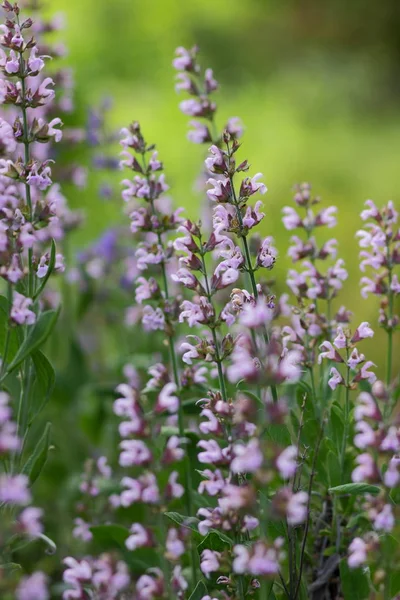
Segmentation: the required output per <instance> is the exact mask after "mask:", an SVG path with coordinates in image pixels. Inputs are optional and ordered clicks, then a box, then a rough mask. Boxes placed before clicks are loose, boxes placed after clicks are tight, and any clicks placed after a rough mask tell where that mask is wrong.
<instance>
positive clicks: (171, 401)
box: [156, 381, 179, 414]
mask: <svg viewBox="0 0 400 600" xmlns="http://www.w3.org/2000/svg"><path fill="white" fill-rule="evenodd" d="M176 392H177V387H176V384H175V383H174V382H172V381H170V382H169V383H167V384H166V385H164V387H163V389H162V390H161V392H160V393H159V395H158V399H157V405H156V410H157V411H158V412H161V411H164V410H166V411H167V412H169V413H171V414H173V413H176V412H178V408H179V398H178V396H176Z"/></svg>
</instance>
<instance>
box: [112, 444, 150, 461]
mask: <svg viewBox="0 0 400 600" xmlns="http://www.w3.org/2000/svg"><path fill="white" fill-rule="evenodd" d="M120 448H121V449H122V452H121V454H120V455H119V464H120V465H121V467H131V466H132V465H147V464H148V463H149V462H150V461H151V459H152V453H151V452H150V450H149V448H148V447H147V446H146V444H145V443H144V442H143V441H142V440H123V441H122V442H121V443H120Z"/></svg>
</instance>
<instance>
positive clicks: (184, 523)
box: [164, 512, 200, 535]
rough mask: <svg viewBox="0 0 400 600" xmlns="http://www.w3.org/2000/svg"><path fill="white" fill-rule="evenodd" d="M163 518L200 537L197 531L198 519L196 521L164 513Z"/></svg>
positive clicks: (192, 518) (172, 513)
mask: <svg viewBox="0 0 400 600" xmlns="http://www.w3.org/2000/svg"><path fill="white" fill-rule="evenodd" d="M164 516H165V517H167V519H171V521H173V522H174V523H176V524H177V525H179V526H180V527H186V528H187V529H191V530H192V531H194V532H195V533H197V534H198V535H200V533H199V530H198V524H199V519H196V517H185V516H184V515H180V514H179V513H176V512H166V513H164Z"/></svg>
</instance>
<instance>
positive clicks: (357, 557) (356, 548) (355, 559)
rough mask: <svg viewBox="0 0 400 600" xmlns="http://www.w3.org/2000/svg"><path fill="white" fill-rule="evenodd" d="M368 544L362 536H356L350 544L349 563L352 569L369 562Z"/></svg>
mask: <svg viewBox="0 0 400 600" xmlns="http://www.w3.org/2000/svg"><path fill="white" fill-rule="evenodd" d="M367 551H368V546H367V544H366V543H365V542H364V540H363V539H362V538H360V537H356V538H354V540H353V541H352V542H351V544H350V546H349V557H348V559H347V564H348V565H349V567H350V568H351V569H357V568H359V567H361V566H362V565H364V564H365V563H366V562H367Z"/></svg>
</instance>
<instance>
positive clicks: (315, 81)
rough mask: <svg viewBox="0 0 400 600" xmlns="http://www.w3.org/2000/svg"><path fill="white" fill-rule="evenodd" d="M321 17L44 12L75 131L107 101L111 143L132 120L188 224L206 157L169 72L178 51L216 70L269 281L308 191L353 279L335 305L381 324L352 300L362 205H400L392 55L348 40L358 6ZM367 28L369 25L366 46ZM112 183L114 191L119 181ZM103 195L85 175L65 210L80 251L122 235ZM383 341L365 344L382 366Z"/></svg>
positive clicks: (217, 11) (82, 5)
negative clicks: (328, 220)
mask: <svg viewBox="0 0 400 600" xmlns="http://www.w3.org/2000/svg"><path fill="white" fill-rule="evenodd" d="M327 5H329V10H328V8H327V7H325V12H323V9H322V8H321V7H319V8H318V4H317V3H316V2H312V1H310V0H308V1H307V2H306V3H305V4H304V11H301V10H299V7H298V5H297V3H296V2H291V1H288V2H285V3H279V2H276V1H274V0H266V1H263V0H246V1H244V0H242V1H240V2H239V1H233V2H232V0H230V1H228V0H219V2H215V1H213V2H211V1H210V0H190V2H187V1H186V2H184V1H182V0H153V1H152V2H151V3H146V2H143V1H142V2H139V1H137V0H114V1H113V2H108V1H106V0H101V1H99V0H53V1H52V3H51V6H49V10H51V12H54V11H58V10H60V11H62V12H64V13H65V14H66V17H67V25H68V26H67V31H66V34H65V36H64V37H65V40H66V43H67V45H68V47H69V51H70V54H69V57H68V59H67V62H68V63H69V64H70V65H71V66H73V68H74V70H75V77H76V84H77V98H76V100H77V105H78V107H79V109H78V119H79V120H80V122H81V123H82V122H84V119H85V111H86V109H87V107H89V106H95V105H96V104H97V103H98V102H99V101H100V99H101V97H102V96H104V95H111V96H112V97H113V98H114V110H113V113H112V116H111V120H112V125H113V126H115V128H116V129H118V128H119V127H121V126H123V125H126V124H128V123H129V122H130V121H131V120H133V119H137V120H140V122H141V123H142V127H143V130H144V132H145V134H146V137H147V138H148V139H149V140H154V141H155V142H156V143H157V145H158V148H159V150H160V155H161V157H162V159H163V160H164V162H165V166H166V172H167V178H168V181H169V184H170V186H171V194H172V196H173V197H174V200H175V203H176V204H177V205H183V206H185V208H186V209H187V210H188V212H189V214H190V215H191V216H192V217H196V216H197V215H198V210H199V206H200V201H201V196H200V195H199V193H198V192H196V191H195V190H194V187H193V183H194V180H195V179H196V177H197V175H198V173H199V169H200V166H201V161H202V159H203V155H204V149H203V148H200V147H196V146H193V145H190V144H189V142H187V141H186V139H185V136H186V129H187V120H188V119H187V118H186V117H184V116H183V115H181V114H180V113H179V110H178V108H177V104H178V102H179V97H177V96H176V94H175V91H174V86H173V77H174V73H173V69H172V67H171V60H172V56H173V52H174V49H175V47H176V46H178V45H193V44H194V43H198V44H199V45H200V47H201V50H202V62H203V64H204V65H207V66H208V65H210V66H213V67H214V70H215V75H216V77H217V78H218V79H219V80H220V81H221V91H220V92H219V94H218V97H217V101H218V104H219V107H220V109H219V111H218V121H219V123H223V122H224V120H225V119H226V118H227V117H229V116H236V115H237V116H240V117H241V118H242V119H243V122H244V124H245V126H246V135H245V137H244V140H243V149H242V155H241V156H242V157H243V158H244V157H248V158H249V160H250V162H251V164H252V165H253V169H252V170H253V172H257V171H261V172H262V173H263V174H264V177H265V181H266V183H267V185H268V188H269V192H268V195H267V196H266V197H265V209H266V213H267V218H266V219H265V220H264V225H263V227H264V233H265V234H270V235H273V236H274V237H275V239H276V242H277V245H278V248H279V251H280V255H281V259H280V261H279V263H278V266H277V269H276V271H275V276H276V277H277V278H278V279H279V280H280V282H281V283H280V287H281V288H282V286H283V281H284V278H285V273H286V269H287V267H288V261H287V260H286V258H285V254H286V248H287V245H288V238H289V235H288V233H287V232H285V231H284V229H283V226H282V225H281V222H280V210H281V208H282V206H284V205H285V204H287V203H289V202H290V201H291V196H292V194H291V187H292V185H293V183H295V182H298V181H304V180H307V181H310V182H312V184H313V189H314V192H315V193H317V194H319V195H321V196H322V199H323V201H324V203H326V205H330V204H335V205H337V206H338V207H339V227H338V228H337V230H335V232H334V235H335V236H336V237H337V238H338V240H339V248H340V250H339V253H340V256H342V257H344V259H345V261H346V265H347V267H348V269H349V280H348V282H347V283H346V285H345V289H344V292H343V294H342V295H341V298H340V304H342V303H343V304H346V305H347V306H348V307H349V308H350V309H352V310H354V311H356V313H357V319H358V320H369V321H371V322H372V323H376V316H377V302H376V300H375V299H371V300H368V301H364V300H362V299H361V297H360V295H359V291H358V279H359V277H360V273H359V269H358V258H357V257H358V247H357V243H356V240H355V238H354V234H355V232H356V230H357V229H358V227H359V225H360V220H359V217H358V215H359V212H360V210H361V208H362V206H363V202H364V200H365V199H367V198H373V199H374V200H375V201H376V202H377V203H378V204H382V203H384V202H386V201H387V200H388V199H394V200H397V191H398V181H397V179H398V177H397V175H398V155H397V148H398V140H399V135H400V112H399V109H398V107H397V106H396V102H395V101H393V98H392V92H393V90H392V84H393V83H392V81H391V79H390V69H389V66H390V60H389V59H390V57H388V56H387V52H388V51H387V48H388V47H389V42H388V43H387V45H385V43H384V40H380V41H379V39H377V40H375V38H374V37H372V41H371V40H370V42H371V44H372V43H373V45H372V46H370V47H369V46H368V45H367V46H366V40H365V39H364V38H363V34H362V33H361V35H358V37H357V36H356V37H355V38H352V37H351V34H352V31H351V27H353V21H354V19H356V18H357V17H360V15H359V14H357V10H356V5H357V6H358V7H359V8H362V7H361V5H360V3H359V2H356V3H355V4H354V5H353V6H352V8H350V7H348V6H347V5H346V4H343V5H342V3H341V2H339V3H336V4H335V3H334V2H333V3H332V2H329V3H327ZM366 5H367V6H368V7H369V9H370V10H367V11H366V12H364V16H365V19H367V18H369V19H370V21H371V26H372V27H375V24H374V23H373V19H374V15H375V12H374V9H373V3H372V2H371V3H370V2H367V3H364V8H366ZM335 6H336V7H337V12H335ZM313 7H314V9H313ZM306 8H307V11H306ZM332 10H333V12H332ZM339 11H342V12H339ZM346 11H347V12H346ZM346 18H347V21H346ZM360 18H361V17H360ZM329 19H333V20H332V21H330V20H329ZM340 19H342V21H341V20H340ZM343 19H344V20H343ZM381 20H382V19H381ZM389 21H390V14H389ZM341 22H342V23H344V24H345V25H346V23H348V29H349V30H346V28H345V29H343V27H342V29H341V25H340V23H341ZM367 25H368V24H366V23H364V22H363V27H364V29H365V31H366V33H365V36H366V35H367V33H368V27H367ZM380 25H381V27H383V25H382V24H380ZM375 29H376V27H375ZM340 36H342V37H343V43H341V42H342V40H341V37H340ZM365 36H364V37H365ZM349 40H350V42H349ZM351 40H353V42H352V41H351ZM116 152H118V148H116ZM113 177H114V179H115V181H118V180H119V179H120V178H121V175H120V174H119V173H117V174H115V175H114V176H113ZM98 181H99V176H98V174H97V173H96V172H90V177H89V187H88V189H87V190H84V191H82V192H76V191H75V190H74V191H73V192H72V191H71V194H70V202H71V204H72V205H73V206H75V207H77V206H83V207H84V208H85V210H86V211H87V214H88V218H87V223H86V226H85V228H84V229H82V230H81V231H80V232H78V233H77V234H76V235H75V239H74V242H75V245H76V246H78V245H79V246H80V245H84V244H85V243H87V242H88V241H89V240H90V239H92V238H93V237H94V236H96V235H98V234H99V233H100V232H101V231H102V229H103V228H104V227H106V226H109V225H110V224H112V223H116V222H120V221H121V203H120V201H119V198H118V197H117V198H115V200H114V201H111V202H104V201H100V200H99V199H98V198H97V196H96V190H97V186H98ZM383 335H384V334H383V333H382V332H381V333H380V334H379V335H378V336H377V338H376V340H377V343H376V344H374V343H371V344H370V349H371V354H374V357H375V359H376V360H378V357H379V358H380V359H381V357H380V356H379V355H380V350H379V346H380V344H382V343H383V337H382V336H383ZM374 348H375V351H374ZM380 362H381V360H380Z"/></svg>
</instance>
